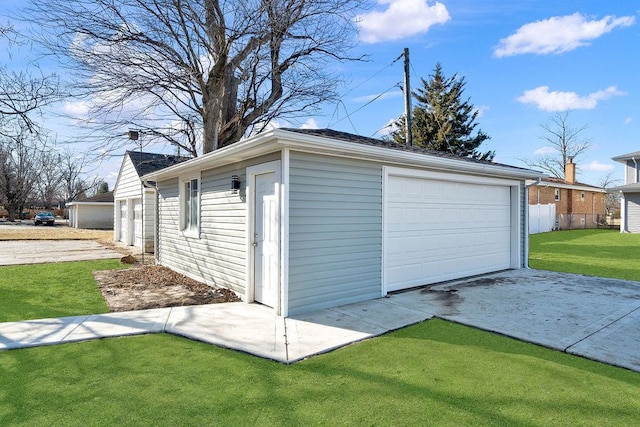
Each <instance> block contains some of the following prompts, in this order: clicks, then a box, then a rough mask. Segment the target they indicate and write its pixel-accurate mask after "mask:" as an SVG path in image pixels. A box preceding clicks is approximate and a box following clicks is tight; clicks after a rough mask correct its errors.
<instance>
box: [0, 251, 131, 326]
mask: <svg viewBox="0 0 640 427" xmlns="http://www.w3.org/2000/svg"><path fill="white" fill-rule="evenodd" d="M113 268H123V267H122V264H120V261H119V260H103V261H82V262H61V263H57V264H34V265H19V266H4V267H0V322H13V321H18V320H29V319H45V318H50V317H64V316H76V315H83V314H93V313H106V312H108V311H109V310H108V308H107V305H106V304H105V302H104V299H103V298H102V294H101V293H100V290H99V289H98V287H97V286H96V282H95V280H94V278H93V275H92V272H93V271H95V270H107V269H113Z"/></svg>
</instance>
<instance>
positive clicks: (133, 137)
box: [127, 130, 140, 141]
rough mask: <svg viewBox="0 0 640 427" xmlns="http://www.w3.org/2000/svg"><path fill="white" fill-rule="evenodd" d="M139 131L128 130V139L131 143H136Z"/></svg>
mask: <svg viewBox="0 0 640 427" xmlns="http://www.w3.org/2000/svg"><path fill="white" fill-rule="evenodd" d="M139 133H140V132H139V131H137V130H130V131H129V132H127V134H128V136H129V139H130V140H132V141H137V140H138V135H139Z"/></svg>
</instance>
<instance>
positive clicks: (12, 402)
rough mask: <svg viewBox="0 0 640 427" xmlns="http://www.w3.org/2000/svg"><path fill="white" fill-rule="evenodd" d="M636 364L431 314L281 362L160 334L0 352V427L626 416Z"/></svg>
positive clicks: (635, 387)
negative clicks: (619, 364) (628, 366)
mask: <svg viewBox="0 0 640 427" xmlns="http://www.w3.org/2000/svg"><path fill="white" fill-rule="evenodd" d="M638 419H640V375H639V374H637V373H633V372H630V371H626V370H623V369H619V368H614V367H611V366H607V365H603V364H600V363H596V362H591V361H588V360H585V359H582V358H578V357H573V356H569V355H567V354H564V353H560V352H555V351H551V350H548V349H544V348H541V347H538V346H534V345H531V344H526V343H523V342H520V341H517V340H513V339H509V338H505V337H502V336H498V335H494V334H490V333H486V332H482V331H478V330H475V329H473V328H468V327H465V326H461V325H456V324H453V323H449V322H446V321H442V320H432V321H428V322H424V323H421V324H418V325H414V326H411V327H408V328H405V329H402V330H399V331H396V332H393V333H390V334H387V335H384V336H382V337H379V338H375V339H371V340H367V341H365V342H361V343H359V344H357V345H352V346H349V347H346V348H343V349H340V350H337V351H334V352H331V353H329V354H325V355H321V356H317V357H314V358H311V359H309V360H306V361H303V362H299V363H297V364H294V365H290V366H286V365H281V364H278V363H275V362H271V361H267V360H263V359H259V358H257V357H253V356H250V355H246V354H243V353H239V352H235V351H231V350H225V349H221V348H217V347H214V346H209V345H206V344H202V343H198V342H194V341H190V340H187V339H183V338H179V337H175V336H170V335H164V334H160V335H146V336H142V337H129V338H118V339H105V340H99V341H90V342H85V343H78V344H68V345H60V346H54V347H40V348H33V349H24V350H12V351H5V352H0V425H29V426H31V425H38V426H40V425H42V426H45V425H47V426H48V425H56V426H58V425H60V426H62V425H64V426H73V425H77V426H91V425H96V426H97V425H100V426H102V425H127V426H132V425H194V426H199V425H255V426H260V425H269V426H270V425H331V426H333V425H358V426H360V425H452V426H458V425H473V426H476V425H505V426H518V425H522V426H525V425H526V426H533V425H543V426H547V425H598V426H605V425H611V426H624V425H637V422H638Z"/></svg>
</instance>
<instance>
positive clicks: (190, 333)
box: [0, 270, 640, 372]
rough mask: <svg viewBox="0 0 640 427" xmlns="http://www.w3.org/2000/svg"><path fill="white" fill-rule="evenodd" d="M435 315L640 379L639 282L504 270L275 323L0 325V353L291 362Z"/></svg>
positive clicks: (140, 316)
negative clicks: (192, 343) (122, 353)
mask: <svg viewBox="0 0 640 427" xmlns="http://www.w3.org/2000/svg"><path fill="white" fill-rule="evenodd" d="M432 317H440V318H444V319H448V320H451V321H455V322H459V323H463V324H467V325H470V326H473V327H477V328H480V329H484V330H488V331H494V332H499V333H501V334H504V335H508V336H511V337H514V338H519V339H521V340H524V341H528V342H532V343H536V344H541V345H544V346H547V347H550V348H555V349H558V350H561V351H566V352H568V353H571V354H575V355H580V356H583V357H587V358H590V359H594V360H598V361H602V362H605V363H608V364H612V365H616V366H621V367H625V368H628V369H632V370H635V371H638V372H640V283H638V282H629V281H623V280H613V279H602V278H597V277H589V276H581V275H575V274H561V273H551V272H544V271H536V270H518V271H506V272H502V273H497V274H491V275H486V276H482V277H476V278H472V279H468V280H460V281H453V282H449V283H444V284H440V285H436V286H431V287H427V288H424V289H416V290H411V291H406V292H401V293H396V294H393V295H390V296H389V297H387V298H380V299H377V300H373V301H366V302H362V303H357V304H350V305H346V306H342V307H337V308H332V309H327V310H319V311H316V312H313V313H308V314H305V315H300V316H292V317H290V318H286V319H285V318H282V317H278V316H276V315H275V314H274V311H273V310H272V309H270V308H268V307H265V306H262V305H259V304H245V303H225V304H211V305H204V306H189V307H173V308H166V309H153V310H141V311H134V312H126V313H109V314H99V315H92V316H79V317H67V318H60V319H44V320H31V321H26V322H13V323H0V350H2V349H5V350H6V349H14V348H22V347H33V346H37V345H52V344H57V343H67V342H75V341H82V340H87V339H97V338H104V337H115V336H124V335H135V334H144V333H156V332H167V333H172V334H176V335H180V336H184V337H187V338H191V339H195V340H199V341H203V342H207V343H211V344H214V345H218V346H221V347H226V348H231V349H235V350H239V351H243V352H246V353H250V354H254V355H257V356H260V357H264V358H269V359H273V360H276V361H279V362H282V363H292V362H295V361H298V360H302V359H305V358H307V357H310V356H313V355H316V354H319V353H323V352H326V351H330V350H333V349H336V348H339V347H342V346H345V345H348V344H350V343H352V342H356V341H360V340H363V339H367V338H371V337H375V336H378V335H381V334H384V333H386V332H388V331H390V330H395V329H398V328H402V327H404V326H407V325H411V324H414V323H417V322H421V321H424V320H426V319H430V318H432Z"/></svg>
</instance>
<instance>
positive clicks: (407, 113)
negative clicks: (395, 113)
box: [404, 47, 413, 145]
mask: <svg viewBox="0 0 640 427" xmlns="http://www.w3.org/2000/svg"><path fill="white" fill-rule="evenodd" d="M404 118H405V119H404V124H405V139H406V142H407V145H413V134H412V132H411V77H410V75H409V48H408V47H405V48H404Z"/></svg>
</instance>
